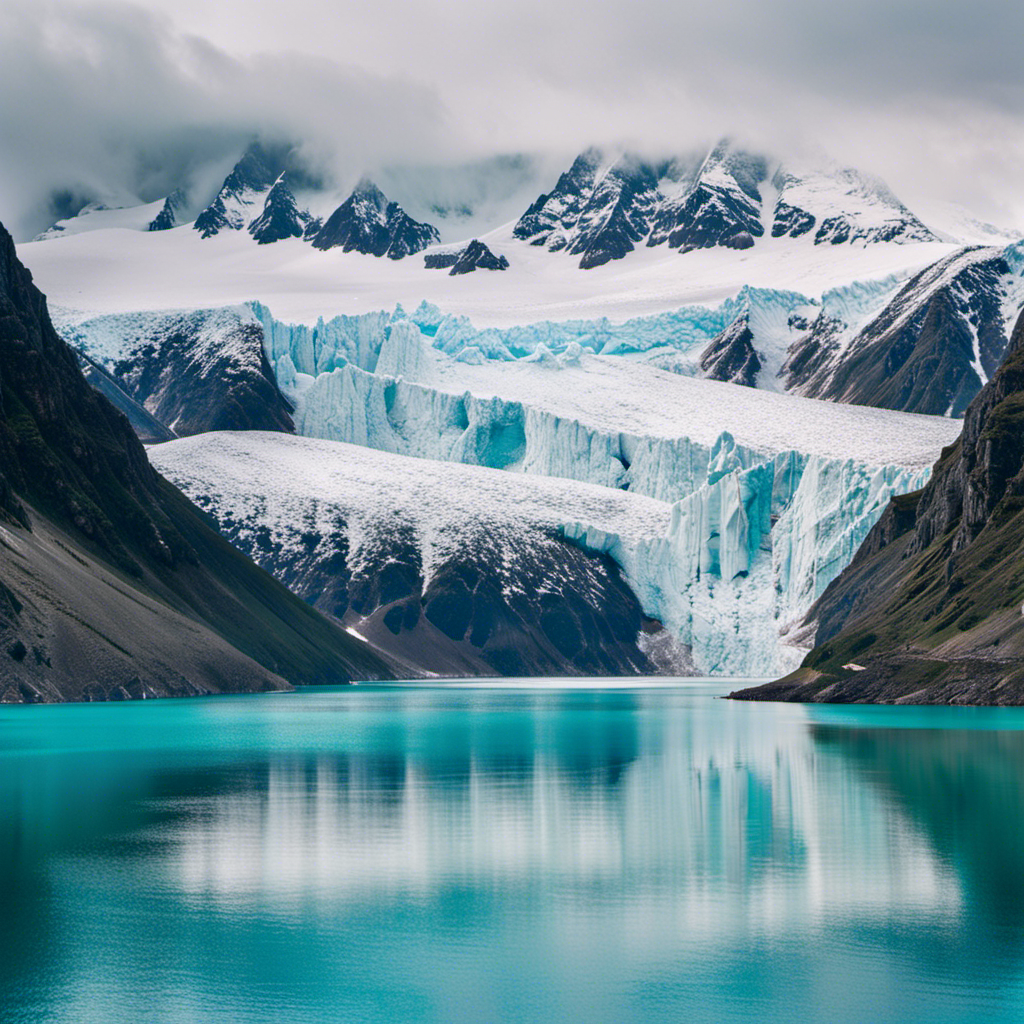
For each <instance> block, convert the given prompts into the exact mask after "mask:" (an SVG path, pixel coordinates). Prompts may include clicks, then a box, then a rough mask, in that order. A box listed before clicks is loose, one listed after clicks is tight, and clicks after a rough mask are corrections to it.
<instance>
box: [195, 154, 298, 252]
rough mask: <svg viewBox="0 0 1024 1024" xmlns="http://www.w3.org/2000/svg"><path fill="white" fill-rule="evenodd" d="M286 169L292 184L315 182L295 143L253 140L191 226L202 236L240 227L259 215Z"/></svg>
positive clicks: (207, 236) (238, 229) (206, 236)
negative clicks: (300, 157)
mask: <svg viewBox="0 0 1024 1024" xmlns="http://www.w3.org/2000/svg"><path fill="white" fill-rule="evenodd" d="M285 173H287V174H288V175H289V180H290V182H291V183H292V184H293V185H294V184H295V183H296V182H303V183H306V184H315V183H316V182H315V179H313V178H312V177H311V176H310V175H309V173H308V172H307V171H306V170H305V168H304V167H303V166H302V164H301V163H300V161H299V160H298V157H297V156H296V152H295V147H294V146H292V145H287V144H282V143H278V144H270V143H263V142H261V141H260V140H259V139H256V140H254V141H253V142H251V143H250V144H249V146H248V148H247V149H246V151H245V152H244V153H243V154H242V156H241V159H239V161H238V163H236V164H235V166H234V167H233V168H232V170H231V173H230V174H228V176H227V177H226V178H225V179H224V184H223V185H221V187H220V189H219V191H218V192H217V195H216V196H215V198H214V200H213V202H211V203H210V205H209V206H207V207H206V209H205V210H203V211H202V213H200V214H199V216H198V217H196V219H195V223H194V224H193V227H194V228H195V230H196V231H198V232H199V233H200V235H201V236H202V237H203V238H209V237H211V236H212V235H216V234H219V233H220V232H221V231H241V230H242V229H243V228H245V227H246V226H247V225H248V224H249V223H250V221H252V220H253V219H254V218H255V217H256V216H258V214H259V212H260V209H261V208H262V207H263V205H264V203H265V201H266V198H267V194H268V192H269V191H270V189H272V188H273V186H274V185H275V184H276V183H277V182H278V181H279V180H280V178H281V176H282V175H283V174H285Z"/></svg>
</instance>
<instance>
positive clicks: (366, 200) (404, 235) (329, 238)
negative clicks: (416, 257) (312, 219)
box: [312, 177, 440, 260]
mask: <svg viewBox="0 0 1024 1024" xmlns="http://www.w3.org/2000/svg"><path fill="white" fill-rule="evenodd" d="M439 241H440V236H439V235H438V233H437V229H436V228H435V227H434V226H433V225H431V224H425V223H421V222H420V221H416V220H413V219H412V217H410V216H409V215H408V214H407V213H406V212H405V210H403V209H402V207H401V206H400V205H399V204H398V203H395V202H390V201H389V200H388V198H387V196H385V195H384V193H383V192H382V191H381V190H380V189H379V188H378V187H377V186H376V185H375V184H374V183H373V181H371V180H370V179H369V178H367V177H363V178H361V179H360V180H359V182H358V183H357V184H356V187H355V188H354V189H353V190H352V193H351V195H350V196H349V197H348V198H347V199H346V200H345V201H344V202H343V203H342V204H341V205H340V206H339V207H338V208H337V209H336V210H335V211H334V213H332V214H331V215H330V217H328V218H327V221H326V222H325V223H324V225H323V227H322V228H321V229H320V230H319V231H318V232H317V233H316V235H315V236H314V237H313V239H312V243H313V247H314V248H316V249H334V248H338V247H340V248H341V249H342V250H343V251H344V252H353V251H355V252H361V253H365V254H367V255H370V256H387V257H388V258H389V259H393V260H398V259H402V258H403V257H404V256H409V255H412V254H413V253H416V252H421V251H422V250H423V249H426V248H427V247H428V246H430V245H434V244H436V243H437V242H439Z"/></svg>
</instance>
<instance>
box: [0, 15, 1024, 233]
mask: <svg viewBox="0 0 1024 1024" xmlns="http://www.w3.org/2000/svg"><path fill="white" fill-rule="evenodd" d="M172 18H173V20H172ZM1021 38H1024V7H1022V6H1020V5H1014V4H1006V3H1005V0H999V2H997V0H975V2H974V3H973V4H971V5H966V4H963V3H962V2H960V0H956V2H947V3H942V2H940V0H931V2H925V0H858V2H857V3H850V2H844V3H834V4H823V3H821V2H820V0H775V2H774V3H771V4H766V3H763V2H761V0H756V2H755V0H718V2H717V3H715V4H707V3H699V4H698V3H694V2H690V0H640V2H638V0H629V2H627V0H588V2H583V0H563V2H562V3H559V4H552V3H551V2H550V0H511V2H509V3H504V4H486V3H484V4H481V3H480V2H479V0H444V2H440V0H346V2H345V3H343V4H338V3H334V2H325V0H293V2H292V3H290V4H288V5H283V4H266V3H259V2H256V0H219V2H218V3H217V4H215V5H210V4H208V3H205V2H203V3H201V2H200V0H174V2H173V3H172V2H171V0H138V2H137V3H134V4H128V3H99V4H97V3H78V2H73V0H64V2H57V0H33V2H31V3H26V2H25V0H6V2H5V4H4V5H3V11H2V12H0V90H2V91H0V96H2V97H3V99H2V101H0V137H2V138H3V139H4V140H5V146H4V155H3V160H2V164H0V219H2V220H4V222H5V223H8V224H9V225H11V226H13V227H15V228H16V229H17V230H18V232H19V233H20V234H21V235H22V236H23V237H24V235H25V234H26V233H27V232H29V231H31V230H38V229H39V226H40V223H41V221H42V220H45V218H46V217H47V216H48V215H49V212H52V211H47V210H46V205H47V203H48V201H49V197H50V195H51V193H52V192H53V191H54V190H55V189H67V190H71V191H72V192H73V193H74V194H75V195H76V196H77V195H88V194H95V195H108V194H109V195H110V197H111V198H116V194H117V193H118V192H122V193H124V195H125V196H126V197H127V196H133V195H137V196H140V197H141V198H145V199H151V198H158V197H159V196H160V195H162V194H165V193H166V192H167V191H169V190H170V189H171V188H173V187H174V186H176V185H178V184H180V183H181V182H182V180H186V179H189V178H191V179H192V180H193V181H194V182H198V183H199V184H201V185H203V186H204V187H205V184H206V182H207V179H208V181H209V184H210V187H212V183H213V180H214V179H215V178H216V176H217V174H220V173H222V171H223V170H224V169H226V167H227V166H228V165H229V164H230V161H231V158H232V157H233V156H234V155H235V154H236V153H237V151H238V150H239V148H240V147H241V146H242V145H243V144H244V142H245V140H246V139H248V138H249V137H251V136H252V135H253V134H254V133H257V132H260V133H263V134H265V135H268V136H277V137H289V138H292V139H298V140H301V141H302V142H303V143H304V144H305V146H306V148H307V152H308V155H309V157H310V159H311V160H312V161H313V162H314V163H315V164H316V165H317V167H318V169H319V170H322V171H330V172H334V173H335V174H336V175H337V176H338V177H339V178H345V177H347V176H350V175H354V174H357V173H359V171H360V170H362V169H363V168H366V167H372V166H375V165H379V164H381V163H387V162H402V163H406V164H408V163H415V162H417V161H426V162H435V163H436V162H444V161H455V160H459V159H464V158H472V157H479V156H483V155H487V154H492V153H495V152H510V151H542V152H552V151H556V152H558V153H560V154H565V155H569V154H571V152H572V151H574V150H577V149H579V148H580V147H582V146H584V145H587V144H589V143H592V142H598V143H602V142H604V143H614V142H622V143H626V144H631V145H633V146H636V147H638V148H640V149H642V150H645V151H647V152H660V153H668V152H678V151H682V150H685V149H687V148H689V147H690V146H692V145H694V144H698V143H702V142H705V141H707V140H710V139H713V138H714V137H716V136H717V135H719V134H723V133H731V134H734V135H739V136H741V137H744V138H747V139H749V140H750V141H751V142H752V143H753V144H756V145H760V146H764V147H766V148H768V149H769V150H773V151H774V152H776V153H784V152H788V151H791V150H792V149H796V148H802V147H806V146H820V147H822V148H824V149H826V150H827V151H829V152H831V153H832V154H834V155H835V156H836V157H837V158H839V159H842V160H845V161H848V162H850V163H853V164H856V165H858V166H862V167H864V168H865V169H868V170H872V171H874V172H876V173H880V174H881V175H882V176H884V177H886V178H887V179H888V180H889V181H890V184H892V185H893V187H894V188H895V189H896V191H897V192H898V193H899V194H901V195H902V196H903V197H904V198H905V199H907V200H908V201H910V202H912V201H913V199H914V197H915V195H917V194H920V195H922V196H928V197H941V198H949V199H953V200H956V201H960V202H964V203H967V204H969V205H973V206H975V207H976V208H978V209H979V212H981V213H983V214H985V215H987V216H992V217H1001V218H1003V219H1005V220H1009V221H1018V222H1020V221H1024V62H1021V61H1020V60H1019V58H1018V54H1017V50H1018V47H1019V41H1020V39H1021ZM204 176H205V177H204ZM43 226H45V225H43Z"/></svg>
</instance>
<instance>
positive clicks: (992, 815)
mask: <svg viewBox="0 0 1024 1024" xmlns="http://www.w3.org/2000/svg"><path fill="white" fill-rule="evenodd" d="M812 735H813V737H814V741H815V743H817V744H818V745H819V746H820V747H822V748H823V749H828V750H833V751H837V752H839V753H840V754H841V755H842V757H843V758H844V759H845V760H846V761H847V762H848V763H849V764H850V765H852V766H855V767H856V769H857V770H858V771H859V773H860V774H861V775H862V777H863V778H864V779H866V780H867V782H868V783H869V784H870V785H871V786H872V787H874V788H876V789H877V791H879V792H880V793H882V794H883V795H885V797H886V798H887V799H888V801H889V802H890V803H891V804H892V805H893V806H895V807H897V808H899V809H900V811H901V812H902V813H903V814H904V815H905V816H906V819H907V820H908V821H911V822H913V823H914V824H915V826H916V827H917V828H918V829H919V830H920V832H921V834H922V835H925V836H927V838H928V843H929V846H930V847H931V848H932V849H933V850H934V852H935V854H936V856H937V858H938V859H939V861H940V862H941V863H942V864H944V865H947V866H948V869H949V870H950V871H955V872H956V874H957V877H958V878H959V881H960V884H961V886H962V887H963V889H964V891H965V895H966V897H967V898H968V899H969V900H970V902H971V903H972V905H973V906H975V907H976V908H978V909H980V910H982V911H983V915H984V918H985V920H986V922H988V923H990V924H993V925H999V926H1007V925H1011V926H1015V927H1018V928H1019V927H1022V926H1024V828H1022V827H1021V824H1020V823H1021V822H1024V732H1020V731H1008V732H1004V731H995V730H984V731H980V730H975V731H964V730H950V729H864V728H844V727H842V726H832V725H815V726H814V727H813V728H812Z"/></svg>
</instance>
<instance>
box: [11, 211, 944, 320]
mask: <svg viewBox="0 0 1024 1024" xmlns="http://www.w3.org/2000/svg"><path fill="white" fill-rule="evenodd" d="M154 215H155V213H154ZM512 227H513V224H511V223H510V224H507V225H505V226H504V227H501V228H498V229H496V230H493V231H491V232H490V233H487V234H482V235H479V236H478V237H480V239H481V241H483V242H484V243H485V244H487V245H488V247H489V248H490V249H491V251H492V252H494V253H495V255H497V256H506V257H508V260H509V263H510V267H509V269H508V270H506V271H504V272H503V273H500V274H488V273H482V272H480V273H475V274H466V275H461V276H456V277H451V276H450V275H448V274H438V273H437V272H436V271H431V270H427V269H426V268H425V267H424V263H423V256H424V254H423V253H418V254H416V255H413V256H409V257H406V258H405V259H401V260H389V259H383V258H377V257H374V256H366V255H363V254H361V253H356V252H350V253H344V252H341V251H340V249H331V250H327V251H323V252H322V251H319V250H317V249H313V248H312V247H311V246H310V245H309V244H307V243H305V242H303V241H302V240H301V239H285V240H284V241H281V242H276V243H275V244H273V245H262V246H261V245H257V244H256V243H255V242H254V241H253V239H252V238H250V237H249V235H248V234H247V233H246V232H234V231H223V232H221V233H220V234H218V235H215V236H214V237H212V238H207V239H204V238H201V237H200V236H199V233H198V232H196V231H193V230H192V227H191V226H190V225H185V226H182V227H178V228H172V229H171V230H169V231H158V232H139V231H129V230H124V229H109V230H100V231H90V232H88V233H85V234H79V235H74V236H71V237H67V238H61V239H59V242H60V244H56V243H57V240H48V241H36V242H28V243H25V244H23V245H20V246H19V247H18V255H19V257H20V259H21V260H22V261H23V262H24V263H25V265H26V266H27V267H28V268H29V269H30V270H31V271H32V274H33V276H34V278H35V280H36V282H37V284H38V285H39V287H40V289H41V290H42V291H43V292H44V293H45V294H46V295H47V297H48V299H49V300H50V301H51V302H54V303H56V304H57V305H60V306H66V307H69V308H72V309H80V310H82V311H84V312H88V313H92V314H100V313H116V312H123V311H124V310H125V309H132V310H145V309H154V310H156V309H160V310H165V309H172V308H173V309H195V308H197V307H213V306H230V305H237V304H239V303H243V302H249V301H252V300H255V299H258V300H259V301H260V302H263V303H265V304H266V305H268V306H270V307H271V308H272V309H273V310H274V313H275V315H276V316H278V317H280V318H281V319H284V320H289V321H294V322H297V323H305V324H313V323H315V322H316V321H317V319H318V318H320V317H324V318H326V319H330V318H331V317H333V316H336V315H338V314H358V313H366V312H370V311H372V310H378V309H391V308H393V307H394V305H395V303H396V302H399V303H401V304H402V305H404V306H406V307H407V308H410V309H411V308H414V307H415V306H416V305H417V304H418V303H419V302H420V301H421V300H424V299H425V300H427V301H429V302H432V303H434V304H436V305H438V306H440V307H441V308H442V309H443V310H444V311H445V312H446V313H450V314H456V315H465V316H469V317H471V319H472V320H473V322H474V324H476V325H477V326H480V327H492V326H493V327H506V326H511V325H514V324H529V323H534V322H536V321H539V320H568V319H575V318H582V319H596V318H600V317H608V318H609V319H611V320H613V321H615V322H622V321H624V320H627V319H629V318H630V317H635V316H644V315H651V314H655V313H663V312H666V311H669V310H674V309H677V308H679V307H680V306H683V305H709V306H717V305H718V304H719V303H721V302H722V301H723V300H725V299H728V298H731V297H735V296H736V295H737V294H738V293H739V292H740V290H741V289H742V288H743V287H744V286H752V287H758V288H771V289H776V290H792V291H799V292H800V293H801V294H804V295H808V296H820V295H821V294H822V293H823V292H825V291H828V290H829V289H832V288H836V287H840V286H842V285H848V284H850V283H852V282H854V281H875V280H879V279H884V278H886V277H888V276H889V275H892V274H900V275H902V276H906V275H907V274H908V273H911V272H914V271H917V270H920V269H921V268H923V267H924V266H927V265H928V264H930V263H933V262H934V261H935V260H937V259H939V258H940V257H942V256H945V255H947V254H949V253H951V252H954V251H955V250H956V249H957V248H958V247H957V246H956V245H952V244H946V243H912V244H904V245H900V244H888V243H878V244H875V245H872V246H866V247H860V246H832V245H828V246H820V245H819V246H816V245H814V244H813V241H812V240H811V239H810V238H807V237H803V238H798V239H789V238H780V239H772V238H763V239H758V241H757V243H756V244H755V245H754V246H753V248H751V249H747V250H743V251H736V250H734V249H724V248H716V249H701V250H694V251H692V252H689V253H685V254H680V253H678V252H676V251H674V250H671V249H668V248H667V247H665V246H655V247H650V248H649V247H646V246H639V247H638V248H637V249H636V250H635V251H634V252H632V253H630V254H629V257H628V258H627V259H624V260H613V261H612V262H610V263H608V264H605V265H604V266H601V267H595V268H593V269H592V270H580V269H579V267H578V266H577V265H576V261H575V260H572V259H566V258H564V257H563V254H558V253H549V252H547V251H546V250H545V249H543V248H540V247H535V246H531V245H529V244H528V243H526V242H524V241H521V240H519V239H516V238H513V237H512ZM451 241H452V242H454V241H456V240H454V239H453V240H451ZM458 241H460V242H463V241H466V242H468V241H469V239H465V240H461V239H460V240H458ZM443 248H451V244H447V245H446V246H443ZM429 251H430V250H427V252H429Z"/></svg>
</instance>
